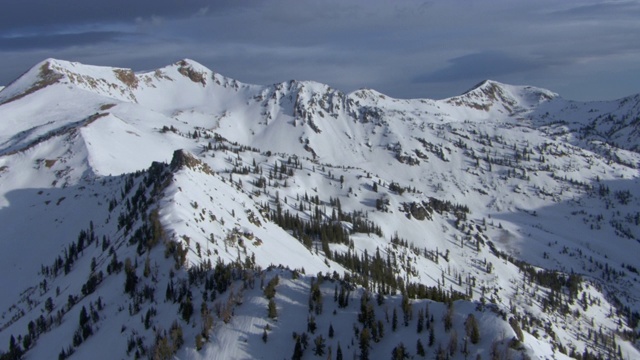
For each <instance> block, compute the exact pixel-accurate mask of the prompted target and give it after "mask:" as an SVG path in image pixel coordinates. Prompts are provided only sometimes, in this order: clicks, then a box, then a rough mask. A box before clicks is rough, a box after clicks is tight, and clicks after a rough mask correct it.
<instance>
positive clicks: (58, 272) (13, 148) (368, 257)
mask: <svg viewBox="0 0 640 360" xmlns="http://www.w3.org/2000/svg"><path fill="white" fill-rule="evenodd" d="M639 104H640V96H631V97H628V98H625V99H621V100H619V101H610V102H590V103H578V102H573V101H568V100H565V99H562V98H561V97H560V96H559V95H558V94H555V93H553V92H551V91H549V90H545V89H540V88H535V87H530V86H514V85H507V84H501V83H498V82H495V81H485V82H483V83H481V84H478V85H477V86H475V87H474V88H472V89H471V90H469V91H468V92H466V93H464V94H462V95H460V96H455V97H451V98H448V99H444V100H429V99H410V100H403V99H393V98H389V97H388V96H386V95H384V94H381V93H378V92H376V91H375V90H370V89H363V90H358V91H355V92H353V93H350V94H344V93H341V92H340V91H337V90H335V89H332V88H330V87H329V86H327V85H324V84H319V83H315V82H309V81H305V82H299V81H288V82H283V83H279V84H274V85H269V86H261V85H249V84H243V83H240V82H238V81H235V80H233V79H229V78H225V77H224V76H222V75H220V74H217V73H215V72H213V71H211V70H209V69H207V68H205V67H204V66H202V65H200V64H198V63H197V62H195V61H193V60H182V61H179V62H177V63H175V64H171V65H169V66H167V67H164V68H161V69H158V70H155V71H151V72H146V73H140V74H135V73H133V72H132V71H131V70H128V69H118V68H107V67H95V66H88V65H84V64H78V63H70V62H65V61H61V60H55V59H47V60H45V61H43V62H42V63H40V64H38V65H36V66H35V67H34V68H32V69H31V70H29V71H27V72H26V73H25V74H24V75H23V76H22V77H20V78H18V79H17V80H16V81H15V82H13V83H12V84H10V85H9V86H7V87H6V88H5V89H4V90H2V92H0V119H2V120H0V195H1V197H0V225H2V228H3V229H4V230H3V235H2V237H1V241H0V246H2V251H1V252H0V270H3V271H4V273H5V274H11V275H10V276H8V277H5V278H3V279H2V283H1V285H2V286H3V288H4V289H6V291H5V292H4V293H3V296H2V297H0V313H1V314H2V319H1V322H0V344H9V343H10V339H11V337H12V336H13V337H14V339H17V342H18V343H20V345H21V347H22V348H24V349H27V348H28V351H27V352H26V356H27V357H28V358H42V357H47V356H48V355H50V354H52V353H59V354H60V356H61V357H62V358H65V357H66V356H68V355H71V356H74V357H77V358H84V357H87V356H89V354H92V355H91V356H97V355H95V354H102V355H100V356H102V357H104V358H113V356H112V355H113V354H114V352H113V351H115V354H117V355H116V357H121V358H126V357H135V356H142V357H145V356H155V355H158V356H160V355H161V353H162V354H164V355H166V356H173V354H176V355H177V356H178V357H179V358H209V357H211V356H213V354H224V356H225V358H270V357H268V356H266V354H267V353H268V352H269V351H271V352H272V354H273V356H272V357H273V358H282V357H283V356H284V357H289V356H291V354H292V353H293V350H294V347H295V342H296V339H295V338H294V337H292V335H291V333H292V332H293V331H297V332H298V333H301V332H304V331H305V328H306V326H305V325H306V323H307V315H308V314H314V313H315V312H314V311H317V310H313V309H309V304H308V298H309V292H310V291H311V290H310V289H311V287H312V283H311V281H312V280H311V279H312V276H316V277H317V274H318V273H322V274H328V278H327V281H325V282H324V283H325V284H324V285H323V287H322V293H324V296H323V298H326V299H325V300H324V303H325V308H324V310H322V311H321V313H316V314H315V315H314V316H316V317H317V322H318V325H319V330H318V331H321V332H322V334H323V335H326V334H327V331H328V326H329V324H332V326H333V327H334V329H335V331H336V333H337V334H341V335H339V336H336V338H334V339H328V338H327V339H325V340H326V349H325V350H327V349H328V347H329V346H330V347H331V349H332V356H333V357H335V355H336V351H337V346H338V342H336V341H337V340H339V342H340V346H341V349H342V351H343V354H344V356H357V355H359V354H360V352H361V351H362V349H360V348H359V347H358V343H359V340H360V339H359V333H360V332H361V331H364V329H365V328H366V329H368V331H374V328H375V326H373V325H371V324H369V325H367V324H365V323H361V324H358V322H359V320H358V317H357V313H358V311H359V309H360V307H359V304H360V299H361V298H362V297H363V294H364V293H365V289H366V290H368V291H371V292H372V294H373V295H372V296H373V297H374V298H375V296H376V295H375V294H376V293H381V294H382V295H383V296H384V297H385V298H386V299H387V300H386V301H387V305H384V306H383V305H375V306H374V309H375V313H376V319H378V320H380V321H382V322H384V323H385V325H384V326H385V329H386V330H385V333H386V334H387V335H385V336H384V337H382V338H380V339H378V340H379V341H378V342H375V344H371V351H372V352H371V353H372V354H375V355H372V358H377V354H384V355H381V356H382V357H388V356H389V355H391V352H392V350H393V349H394V348H396V347H397V346H398V344H399V342H404V345H405V346H407V349H409V353H410V354H412V355H416V341H417V339H419V338H420V339H421V341H423V342H424V345H425V347H426V348H428V349H427V354H428V355H427V357H428V356H430V355H431V354H435V353H436V352H437V350H438V349H439V348H440V347H441V348H442V349H443V351H445V352H446V351H451V352H452V355H453V357H454V358H463V357H466V356H474V357H475V355H473V354H480V355H481V356H482V357H483V358H486V357H488V356H490V354H494V353H495V354H497V355H496V356H497V357H509V356H520V355H522V356H524V355H526V356H529V357H532V358H553V357H555V358H562V357H564V356H568V355H573V357H576V354H581V355H583V354H585V351H586V352H588V353H589V354H593V355H595V356H599V357H600V358H611V357H616V356H617V357H621V358H635V357H638V356H640V352H638V350H637V348H636V347H634V343H635V342H637V338H638V330H639V329H638V319H640V314H638V312H639V311H640V305H639V303H638V301H639V299H640V288H639V287H638V284H637V281H638V277H640V275H639V273H638V269H637V268H636V264H637V256H636V254H637V251H638V250H640V243H639V242H640V228H639V226H640V221H639V220H638V219H640V215H638V214H639V212H640V199H639V198H638V197H637V195H636V194H638V190H639V189H638V187H639V186H638V185H639V184H638V180H639V179H638V178H639V173H638V168H639V166H640V154H638V152H637V150H638V148H637V144H638V143H639V141H638V129H637V126H638V121H637V118H638V117H639V116H640V108H639V106H640V105H639ZM567 225H569V226H567ZM83 234H84V235H83ZM272 265H273V266H276V267H277V266H280V267H282V268H280V269H274V268H273V267H272ZM267 268H269V270H265V269H267ZM283 268H288V269H291V270H292V269H297V271H296V272H295V273H291V271H290V270H285V269H283ZM274 274H279V276H280V277H281V278H282V280H281V283H280V284H279V285H278V286H277V287H276V295H275V303H276V306H277V309H278V314H279V315H278V318H277V320H275V319H271V318H269V317H268V316H267V310H266V309H267V304H268V300H267V299H266V298H265V297H264V295H263V289H264V286H265V285H264V284H262V285H260V286H258V285H256V282H257V281H258V280H256V279H260V278H266V279H265V280H261V282H265V283H266V282H268V280H269V279H270V278H271V277H273V276H274ZM294 274H295V275H294ZM345 275H346V276H347V277H348V279H345V278H344V277H345ZM296 276H300V278H299V279H298V280H296V279H294V278H295V277H296ZM329 278H332V279H333V280H331V279H329ZM338 279H339V280H338ZM250 284H253V285H250ZM336 284H338V286H339V287H341V286H346V287H347V288H348V289H350V290H351V296H352V299H351V305H349V306H347V307H340V306H337V305H336V304H335V303H334V302H333V299H332V295H333V291H334V288H335V285H336ZM420 286H422V287H429V288H432V289H437V290H438V291H437V294H440V295H437V296H436V295H434V293H428V294H427V293H425V292H420V291H417V290H415V289H418V288H419V287H420ZM239 293H242V294H243V295H242V296H240V297H238V296H239V295H238V294H239ZM402 293H405V294H409V295H408V296H409V297H411V300H410V303H412V304H413V305H412V306H413V308H414V309H418V308H423V307H424V306H425V305H426V304H430V305H429V307H430V308H431V309H432V311H433V313H434V314H435V315H434V318H435V323H437V326H440V327H441V326H442V319H443V317H444V315H445V314H446V313H447V305H446V304H445V303H446V302H452V301H454V300H455V306H454V308H455V309H456V312H455V314H456V317H455V319H456V320H455V321H454V323H455V326H454V330H451V329H449V330H448V331H444V330H440V331H439V332H437V333H436V335H435V342H434V344H432V347H430V346H427V342H428V336H427V335H423V336H422V337H420V336H417V335H416V330H415V329H416V326H417V319H416V318H415V317H414V318H412V319H411V320H410V325H409V326H408V327H407V328H406V329H400V330H397V332H394V331H390V330H389V329H390V325H389V324H390V323H389V320H387V317H388V316H390V314H389V312H391V311H393V309H394V308H395V307H397V308H398V312H399V315H400V317H401V318H402V315H401V313H402V311H401V310H400V308H401V307H402V306H401V302H402V301H401V299H402V295H401V294H402ZM442 294H446V296H443V295H442ZM240 298H241V299H240ZM47 299H51V300H50V301H51V303H49V304H47ZM372 302H373V303H376V301H375V299H374V300H372ZM204 305H206V309H205V307H204ZM83 307H84V308H85V309H86V310H87V311H88V312H89V313H90V315H91V316H89V317H90V318H91V319H90V320H85V321H82V320H81V321H80V324H79V323H78V318H79V317H81V315H80V313H81V309H82V308H83ZM190 308H192V309H193V311H192V313H193V314H188V311H187V310H185V309H190ZM334 310H335V312H334ZM415 311H417V310H414V315H416V314H415ZM383 314H385V315H383ZM469 314H474V316H475V317H476V318H478V320H479V321H480V322H481V325H482V326H481V328H482V329H483V334H485V335H483V336H482V337H481V339H482V340H481V341H480V342H479V343H478V344H473V345H472V346H470V347H469V344H467V350H469V349H470V350H469V353H468V354H466V355H465V354H463V353H462V352H461V351H462V349H463V346H462V343H463V341H464V334H465V326H464V321H465V319H466V318H467V316H468V315H469ZM41 315H42V318H41V319H40V316H41ZM187 315H188V316H187ZM210 316H211V319H212V322H213V324H212V325H211V326H205V325H206V324H208V323H209V320H208V319H209V317H210ZM512 318H513V320H510V319H512ZM39 319H40V320H39ZM83 319H84V318H83ZM332 319H336V320H332ZM30 321H33V322H34V326H35V328H32V327H30V326H29V322H30ZM400 322H402V320H400ZM510 322H511V323H512V324H513V323H517V324H519V325H518V326H514V325H510ZM174 323H175V324H174ZM267 324H269V326H270V327H271V330H267V332H268V333H269V334H268V341H267V342H266V343H265V342H263V340H262V339H261V337H262V335H263V333H264V332H265V329H264V327H265V326H266V325H267ZM354 324H356V326H355V327H356V328H357V330H354ZM434 326H435V325H434ZM403 327H404V325H402V326H399V328H403ZM517 327H521V328H522V330H523V335H522V338H521V339H520V340H517V341H514V340H513V338H514V336H516V337H517V335H518V334H517V331H516V329H517ZM178 328H180V330H179V331H178ZM409 329H411V330H409ZM375 331H377V329H376V330H375ZM452 331H454V332H455V333H456V334H457V335H456V336H454V335H453V333H452ZM307 332H309V330H307ZM178 333H182V337H183V339H184V341H183V342H180V341H178V340H177V339H178ZM27 334H28V340H29V341H27V342H26V343H25V340H24V339H25V337H26V336H27ZM116 334H117V335H116ZM347 334H348V335H347ZM487 334H491V335H490V336H487ZM198 335H200V336H201V337H202V338H200V340H197V341H196V337H197V336H198ZM316 336H317V335H313V336H312V337H311V338H310V345H309V349H307V350H306V351H305V355H304V357H305V358H311V357H312V356H313V355H312V352H313V350H312V348H313V339H314V338H315V337H316ZM343 336H344V337H343ZM325 337H327V336H325ZM351 337H353V339H351ZM455 337H457V340H458V342H459V345H460V346H455V349H453V350H451V349H450V347H451V346H453V345H451V342H452V341H453V340H451V339H452V338H455ZM203 339H204V340H203ZM343 341H344V342H343ZM197 342H198V343H197ZM199 342H202V343H199ZM112 344H113V345H112ZM618 345H619V347H618ZM11 348H13V349H14V351H15V346H13V347H12V346H9V347H6V348H3V347H0V351H5V352H7V351H8V352H11V350H10V349H11ZM498 352H499V354H498ZM70 353H73V354H70ZM136 353H137V354H136ZM324 355H326V353H325V354H324ZM100 356H99V357H100ZM160 357H161V356H160Z"/></svg>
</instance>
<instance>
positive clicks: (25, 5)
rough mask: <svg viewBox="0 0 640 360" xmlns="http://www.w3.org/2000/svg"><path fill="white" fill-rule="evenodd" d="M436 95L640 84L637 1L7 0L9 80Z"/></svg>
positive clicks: (0, 24)
mask: <svg viewBox="0 0 640 360" xmlns="http://www.w3.org/2000/svg"><path fill="white" fill-rule="evenodd" d="M49 57H54V58H59V59H64V60H71V61H79V62H83V63H87V64H93V65H109V66H119V67H128V68H133V69H134V70H136V71H141V70H150V69H154V68H158V67H162V66H165V65H168V64H170V63H173V62H175V61H177V60H179V59H182V58H190V59H193V60H196V61H198V62H200V63H202V64H203V65H205V66H207V67H208V68H210V69H212V70H214V71H216V72H218V73H221V74H223V75H225V76H228V77H232V78H235V79H237V80H240V81H242V82H246V83H254V84H271V83H276V82H281V81H286V80H289V79H297V80H315V81H319V82H322V83H326V84H328V85H330V86H332V87H334V88H337V89H340V90H343V91H346V92H349V91H353V90H356V89H359V88H363V87H367V88H374V89H376V90H378V91H380V92H382V93H385V94H387V95H390V96H393V97H398V98H434V99H440V98H445V97H449V96H454V95H457V94H459V93H461V92H463V91H465V90H467V89H468V88H470V87H472V86H473V85H474V84H476V83H478V82H479V81H481V80H483V79H494V80H498V81H501V82H505V83H510V84H528V85H535V86H540V87H544V88H548V89H551V90H553V91H555V92H558V93H560V94H561V95H562V96H563V97H565V98H568V99H575V100H595V99H600V100H605V99H615V98H620V97H623V96H626V95H630V94H635V93H640V1H573V0H569V1H557V0H535V1H525V0H521V1H520V0H518V1H513V0H439V1H411V0H315V1H311V0H269V1H266V0H153V1H151V0H109V1H107V0H100V1H98V0H55V1H53V0H19V1H18V0H10V1H5V2H4V3H3V5H2V12H0V65H1V66H0V84H7V83H9V82H11V81H12V80H13V79H15V78H16V77H18V76H19V75H20V74H21V73H23V72H24V71H26V70H27V69H28V68H29V67H31V66H33V65H35V64H36V63H37V62H39V61H41V60H43V59H45V58H49Z"/></svg>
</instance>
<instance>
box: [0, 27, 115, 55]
mask: <svg viewBox="0 0 640 360" xmlns="http://www.w3.org/2000/svg"><path fill="white" fill-rule="evenodd" d="M123 35H124V34H123V33H120V32H115V31H89V32H83V33H77V34H52V35H40V36H21V37H6V38H2V37H0V49H3V50H5V51H16V50H34V49H56V48H59V47H67V46H82V45H86V44H99V43H104V42H108V41H112V40H114V39H116V38H118V37H119V36H123Z"/></svg>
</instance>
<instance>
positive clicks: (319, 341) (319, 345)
mask: <svg viewBox="0 0 640 360" xmlns="http://www.w3.org/2000/svg"><path fill="white" fill-rule="evenodd" d="M313 344H314V347H313V353H314V355H316V356H322V355H324V348H325V341H324V338H323V337H322V335H318V336H316V338H315V339H314V340H313Z"/></svg>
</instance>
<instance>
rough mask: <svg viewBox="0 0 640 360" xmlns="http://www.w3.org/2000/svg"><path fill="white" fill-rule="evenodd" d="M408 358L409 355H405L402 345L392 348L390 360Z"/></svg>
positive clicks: (405, 350) (405, 351)
mask: <svg viewBox="0 0 640 360" xmlns="http://www.w3.org/2000/svg"><path fill="white" fill-rule="evenodd" d="M408 358H409V354H408V353H407V349H405V347H404V344H403V343H400V344H398V346H396V347H394V348H393V350H391V359H392V360H404V359H408Z"/></svg>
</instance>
